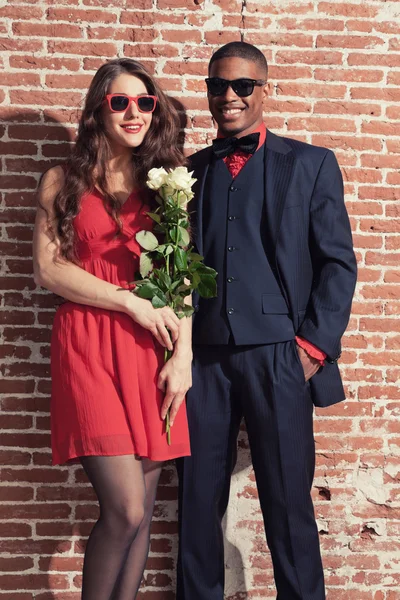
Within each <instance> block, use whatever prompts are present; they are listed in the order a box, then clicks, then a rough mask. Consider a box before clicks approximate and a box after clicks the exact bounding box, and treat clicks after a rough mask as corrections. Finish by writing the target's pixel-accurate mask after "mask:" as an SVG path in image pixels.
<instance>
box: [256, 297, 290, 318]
mask: <svg viewBox="0 0 400 600" xmlns="http://www.w3.org/2000/svg"><path fill="white" fill-rule="evenodd" d="M261 303H262V312H263V314H264V315H287V314H289V310H288V307H287V304H286V301H285V298H283V296H281V295H280V294H262V296H261Z"/></svg>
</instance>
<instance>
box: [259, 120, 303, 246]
mask: <svg viewBox="0 0 400 600" xmlns="http://www.w3.org/2000/svg"><path fill="white" fill-rule="evenodd" d="M294 161H295V158H294V155H293V152H292V149H291V147H290V146H289V145H288V144H286V142H285V141H284V140H282V139H281V138H280V137H278V136H276V135H275V134H273V133H272V132H271V131H268V132H267V140H266V144H265V169H264V177H265V207H266V213H267V224H268V225H267V226H268V230H269V236H270V239H271V247H272V248H273V252H274V256H275V253H276V245H277V241H278V235H279V230H280V227H281V222H282V215H283V209H284V208H285V202H286V196H287V192H288V189H289V184H290V181H291V178H292V173H293V166H294Z"/></svg>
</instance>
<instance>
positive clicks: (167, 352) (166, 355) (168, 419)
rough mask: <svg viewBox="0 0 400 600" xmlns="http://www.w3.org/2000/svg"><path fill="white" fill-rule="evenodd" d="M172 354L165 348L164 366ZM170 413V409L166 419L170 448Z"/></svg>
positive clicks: (166, 431)
mask: <svg viewBox="0 0 400 600" xmlns="http://www.w3.org/2000/svg"><path fill="white" fill-rule="evenodd" d="M171 356H172V352H171V350H168V348H164V364H165V363H166V362H167V361H168V360H169V359H170V358H171ZM170 412H171V409H170V408H169V409H168V411H167V415H166V417H165V433H166V434H167V443H168V446H170V445H171V423H170Z"/></svg>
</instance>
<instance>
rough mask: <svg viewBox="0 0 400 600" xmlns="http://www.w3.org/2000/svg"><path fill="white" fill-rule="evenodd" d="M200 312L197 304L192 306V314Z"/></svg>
mask: <svg viewBox="0 0 400 600" xmlns="http://www.w3.org/2000/svg"><path fill="white" fill-rule="evenodd" d="M199 310H200V306H199V305H198V304H195V306H194V312H195V313H197V312H199Z"/></svg>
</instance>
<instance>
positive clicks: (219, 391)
mask: <svg viewBox="0 0 400 600" xmlns="http://www.w3.org/2000/svg"><path fill="white" fill-rule="evenodd" d="M187 409H188V419H189V430H190V437H191V448H192V455H191V456H190V457H185V458H182V459H178V461H177V465H178V474H179V484H180V489H179V531H180V546H179V557H178V581H177V600H223V598H224V552H223V533H222V527H221V520H222V518H223V516H224V513H225V511H226V508H227V505H228V500H229V488H230V478H231V473H232V470H233V467H234V463H235V460H236V448H237V436H238V432H239V426H240V422H241V419H242V417H244V419H245V423H246V427H247V432H248V437H249V444H250V449H251V456H252V461H253V467H254V472H255V477H256V482H257V488H258V493H259V499H260V504H261V510H262V514H263V519H264V526H265V533H266V538H267V543H268V547H269V550H270V553H271V558H272V562H273V568H274V577H275V584H276V588H277V600H324V599H325V589H324V576H323V570H322V562H321V555H320V549H319V539H318V530H317V525H316V522H315V516H314V508H313V504H312V500H311V495H310V491H311V486H312V481H313V477H314V468H315V446H314V437H313V421H312V416H313V405H312V401H311V398H310V392H309V384H308V383H307V382H306V381H305V379H304V372H303V367H302V365H301V362H300V359H299V356H298V353H297V348H296V343H295V341H294V340H290V341H287V342H281V343H277V344H268V345H262V346H234V345H226V346H200V345H199V346H195V348H194V367H193V386H192V389H191V390H190V393H189V394H188V399H187Z"/></svg>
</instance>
